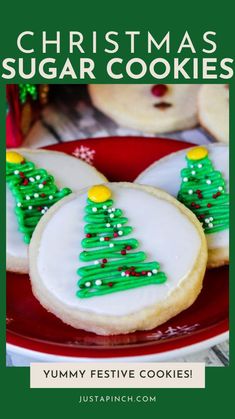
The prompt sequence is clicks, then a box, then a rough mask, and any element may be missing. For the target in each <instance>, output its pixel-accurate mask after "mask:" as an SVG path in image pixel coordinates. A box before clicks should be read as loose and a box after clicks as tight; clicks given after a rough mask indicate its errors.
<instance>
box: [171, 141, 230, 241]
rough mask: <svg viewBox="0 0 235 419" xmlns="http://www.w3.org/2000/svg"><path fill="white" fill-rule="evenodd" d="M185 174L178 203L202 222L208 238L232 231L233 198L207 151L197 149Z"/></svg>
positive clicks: (203, 148)
mask: <svg viewBox="0 0 235 419" xmlns="http://www.w3.org/2000/svg"><path fill="white" fill-rule="evenodd" d="M186 161H187V167H186V168H184V169H183V170H182V171H181V177H182V183H181V187H180V191H179V193H178V199H179V201H181V202H182V203H183V204H184V205H185V206H186V207H188V208H190V209H191V210H192V211H193V212H194V214H195V215H196V216H197V218H198V219H199V221H201V223H202V225H203V228H204V231H205V233H206V234H211V233H217V232H218V231H221V230H225V229H227V228H228V227H229V194H228V193H227V191H226V184H225V180H224V179H223V176H222V174H221V172H220V171H218V170H215V169H214V167H213V164H212V162H211V160H210V159H209V157H208V151H207V149H206V148H205V147H195V148H193V149H191V150H189V151H188V153H187V155H186Z"/></svg>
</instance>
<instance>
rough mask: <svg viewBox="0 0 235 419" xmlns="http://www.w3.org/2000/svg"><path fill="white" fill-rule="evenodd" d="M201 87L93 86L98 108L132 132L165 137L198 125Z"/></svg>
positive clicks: (94, 99)
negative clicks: (134, 130)
mask: <svg viewBox="0 0 235 419" xmlns="http://www.w3.org/2000/svg"><path fill="white" fill-rule="evenodd" d="M198 90H199V85H196V84H194V85H187V84H174V85H173V84H166V85H165V84H160V85H159V84H157V85H154V84H91V85H89V93H90V96H91V100H92V103H93V105H94V106H96V107H97V108H98V109H99V110H100V111H102V112H103V113H104V114H106V115H108V116H109V117H110V118H112V119H113V120H114V121H115V122H116V123H118V124H120V125H123V126H125V127H128V128H133V129H137V130H140V131H144V132H149V133H163V132H170V131H177V130H182V129H187V128H192V127H193V126H195V125H197V94H198Z"/></svg>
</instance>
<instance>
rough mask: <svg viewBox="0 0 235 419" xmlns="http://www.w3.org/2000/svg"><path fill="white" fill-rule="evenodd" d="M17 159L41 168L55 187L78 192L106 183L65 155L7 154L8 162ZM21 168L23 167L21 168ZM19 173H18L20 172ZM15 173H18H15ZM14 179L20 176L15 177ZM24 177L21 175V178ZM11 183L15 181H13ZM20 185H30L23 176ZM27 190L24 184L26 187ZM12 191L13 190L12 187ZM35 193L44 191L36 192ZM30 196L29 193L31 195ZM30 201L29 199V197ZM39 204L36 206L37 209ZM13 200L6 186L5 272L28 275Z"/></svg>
mask: <svg viewBox="0 0 235 419" xmlns="http://www.w3.org/2000/svg"><path fill="white" fill-rule="evenodd" d="M20 156H21V157H22V156H23V160H24V159H27V160H28V161H30V162H33V163H34V164H35V167H37V168H43V169H45V170H47V171H48V173H49V174H51V175H52V176H53V177H54V180H55V183H56V185H57V186H58V188H70V189H71V190H72V191H75V192H76V191H78V190H79V189H81V188H84V187H86V186H89V185H92V184H94V183H101V182H106V181H107V179H106V178H105V177H104V176H103V175H102V174H101V173H99V172H97V171H96V170H95V169H94V168H93V167H92V166H90V165H88V164H87V163H85V162H83V161H82V160H79V159H77V158H75V157H72V156H69V155H67V154H65V153H61V152H57V151H49V150H30V149H26V148H21V149H17V150H12V149H11V150H9V151H7V157H6V158H7V161H8V163H13V164H18V165H20V164H21V162H20ZM22 167H23V166H22ZM19 171H20V170H18V172H19ZM16 173H17V171H16ZM16 176H19V174H18V175H16ZM22 176H23V175H22ZM13 180H14V179H13ZM22 182H25V183H27V182H29V181H28V178H27V176H26V180H25V179H24V178H23V177H22ZM25 186H26V187H27V185H25ZM13 191H14V188H13ZM37 192H40V193H41V192H43V190H42V189H39V191H37ZM31 195H32V193H31ZM31 198H32V196H31ZM27 202H28V204H29V205H28V208H31V207H32V205H33V200H32V199H31V200H29V201H27ZM40 206H41V204H39V208H38V209H40ZM15 211H16V199H15V197H14V196H13V193H12V190H10V188H9V185H8V184H7V185H6V253H7V270H9V271H13V272H18V273H27V272H28V244H27V243H25V242H24V236H23V234H22V232H20V231H19V228H20V226H19V223H18V220H17V217H16V213H15ZM42 211H43V209H42Z"/></svg>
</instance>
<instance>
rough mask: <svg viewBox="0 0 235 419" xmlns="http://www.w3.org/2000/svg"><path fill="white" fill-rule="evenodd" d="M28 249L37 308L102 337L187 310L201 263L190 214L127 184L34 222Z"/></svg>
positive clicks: (203, 251)
mask: <svg viewBox="0 0 235 419" xmlns="http://www.w3.org/2000/svg"><path fill="white" fill-rule="evenodd" d="M29 249H30V253H29V254H30V277H31V283H32V289H33V293H34V295H35V296H36V298H37V299H38V300H39V301H40V303H41V304H42V305H43V306H44V307H45V308H46V309H47V310H49V311H50V312H52V313H54V314H55V315H56V316H57V317H59V318H60V319H61V320H62V321H63V322H65V323H67V324H69V325H72V326H73V327H75V328H80V329H85V330H88V331H92V332H95V333H97V334H103V335H110V334H119V333H129V332H133V331H135V330H147V329H152V328H154V327H155V326H157V325H159V324H161V323H163V322H165V321H167V320H168V319H170V318H171V317H173V316H175V315H176V314H178V313H179V312H181V311H182V310H184V309H186V308H187V307H189V306H190V305H191V304H192V303H193V302H194V301H195V299H196V298H197V296H198V294H199V292H200V290H201V287H202V281H203V277H204V272H205V268H206V263H207V245H206V240H205V235H204V233H203V229H202V227H201V224H200V223H199V221H198V220H197V218H196V217H195V215H194V214H193V213H192V212H191V211H189V210H188V209H187V208H186V207H185V206H184V205H182V204H181V203H180V202H179V201H177V200H176V199H174V198H172V197H171V196H170V195H168V194H167V193H166V192H163V191H160V190H157V189H155V188H152V187H143V186H140V185H135V184H131V183H110V184H105V185H95V186H93V187H91V188H90V189H89V188H88V189H86V190H82V191H80V192H79V193H77V194H72V195H69V196H68V197H66V198H65V199H63V200H61V201H60V202H58V203H57V204H56V205H54V207H53V208H52V209H51V210H50V211H49V212H48V213H46V214H45V216H44V217H43V218H42V219H41V221H40V222H39V223H38V225H37V228H36V229H35V232H34V235H33V237H32V240H31V242H30V248H29ZM55 261H56V263H55Z"/></svg>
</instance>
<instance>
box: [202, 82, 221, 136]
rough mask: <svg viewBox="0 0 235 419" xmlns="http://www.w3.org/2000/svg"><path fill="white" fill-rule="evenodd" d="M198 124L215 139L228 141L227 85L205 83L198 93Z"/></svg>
mask: <svg viewBox="0 0 235 419" xmlns="http://www.w3.org/2000/svg"><path fill="white" fill-rule="evenodd" d="M198 116H199V121H200V124H201V125H202V126H203V127H204V128H205V129H206V130H207V131H208V132H209V133H210V134H211V135H213V137H214V138H215V139H216V140H217V141H221V142H223V143H228V142H229V86H228V85H227V84H205V85H203V86H202V87H201V89H200V91H199V94H198Z"/></svg>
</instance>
